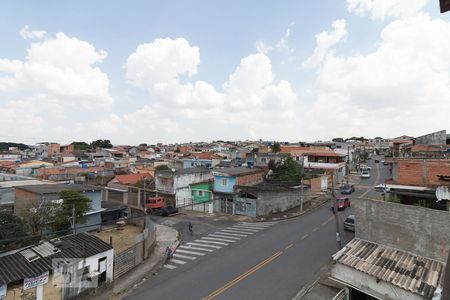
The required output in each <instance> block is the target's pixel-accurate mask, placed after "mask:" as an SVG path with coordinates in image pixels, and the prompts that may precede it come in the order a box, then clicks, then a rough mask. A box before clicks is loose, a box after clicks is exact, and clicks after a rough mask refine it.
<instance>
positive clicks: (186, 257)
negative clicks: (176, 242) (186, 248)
mask: <svg viewBox="0 0 450 300" xmlns="http://www.w3.org/2000/svg"><path fill="white" fill-rule="evenodd" d="M173 257H176V258H184V259H190V260H194V259H196V258H197V257H195V256H187V255H181V254H177V253H174V254H173Z"/></svg>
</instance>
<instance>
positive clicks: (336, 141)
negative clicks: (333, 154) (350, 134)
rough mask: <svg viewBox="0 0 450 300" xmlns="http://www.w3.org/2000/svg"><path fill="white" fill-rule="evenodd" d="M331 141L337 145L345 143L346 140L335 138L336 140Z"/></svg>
mask: <svg viewBox="0 0 450 300" xmlns="http://www.w3.org/2000/svg"><path fill="white" fill-rule="evenodd" d="M331 141H332V142H335V143H343V142H344V139H343V138H334V139H332V140H331Z"/></svg>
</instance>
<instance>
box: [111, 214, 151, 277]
mask: <svg viewBox="0 0 450 300" xmlns="http://www.w3.org/2000/svg"><path fill="white" fill-rule="evenodd" d="M143 218H144V223H145V224H144V229H143V232H142V234H141V235H140V237H138V239H137V240H138V242H136V244H134V245H133V246H131V247H130V248H128V249H126V250H124V251H122V252H120V253H117V254H115V255H114V279H117V278H119V277H120V276H122V275H124V274H125V273H127V272H128V271H130V270H132V269H133V268H135V267H136V266H137V265H139V264H140V263H142V262H143V261H144V260H145V259H147V258H148V257H149V256H150V254H151V253H152V251H153V248H154V245H155V242H156V225H155V223H153V222H152V220H150V218H149V217H148V216H145V217H143Z"/></svg>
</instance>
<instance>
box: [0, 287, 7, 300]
mask: <svg viewBox="0 0 450 300" xmlns="http://www.w3.org/2000/svg"><path fill="white" fill-rule="evenodd" d="M5 297H6V284H3V285H0V299H3V298H5Z"/></svg>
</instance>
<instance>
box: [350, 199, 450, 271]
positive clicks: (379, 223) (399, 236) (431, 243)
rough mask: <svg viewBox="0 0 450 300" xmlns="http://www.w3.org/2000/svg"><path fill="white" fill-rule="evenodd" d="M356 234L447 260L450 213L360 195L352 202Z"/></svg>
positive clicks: (449, 245)
mask: <svg viewBox="0 0 450 300" xmlns="http://www.w3.org/2000/svg"><path fill="white" fill-rule="evenodd" d="M352 206H353V209H354V212H355V222H356V226H355V228H356V237H358V238H361V239H364V240H368V241H372V242H375V243H379V244H383V245H386V246H390V247H393V248H397V249H401V250H403V251H407V252H411V253H414V254H417V255H420V256H425V257H428V258H431V259H435V260H438V261H440V262H443V263H445V261H446V260H447V255H448V250H449V249H450V231H449V230H448V228H450V213H449V212H445V211H439V210H434V209H428V208H422V207H417V206H410V205H404V204H397V203H390V202H384V201H377V200H367V199H358V201H354V202H353V203H352Z"/></svg>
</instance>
